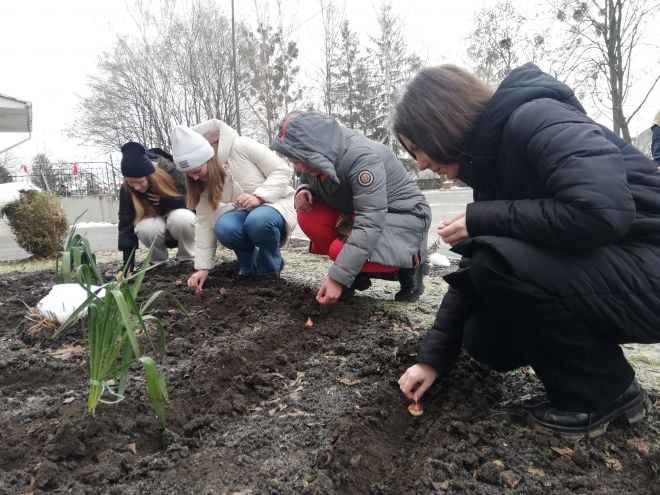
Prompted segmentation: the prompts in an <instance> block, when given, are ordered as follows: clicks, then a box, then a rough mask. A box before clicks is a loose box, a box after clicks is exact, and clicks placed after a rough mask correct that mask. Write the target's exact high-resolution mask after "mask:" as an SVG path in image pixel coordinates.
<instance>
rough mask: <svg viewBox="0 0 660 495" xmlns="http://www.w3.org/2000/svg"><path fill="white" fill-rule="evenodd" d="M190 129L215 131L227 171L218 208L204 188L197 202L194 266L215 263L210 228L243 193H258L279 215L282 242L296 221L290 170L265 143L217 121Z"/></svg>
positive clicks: (215, 246) (201, 266)
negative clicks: (282, 228)
mask: <svg viewBox="0 0 660 495" xmlns="http://www.w3.org/2000/svg"><path fill="white" fill-rule="evenodd" d="M193 129H194V130H195V131H197V132H199V133H200V134H208V133H210V132H213V131H216V132H219V134H220V140H219V143H218V159H219V161H220V163H222V164H223V166H224V167H225V171H226V172H227V178H226V180H225V184H224V186H223V190H222V198H221V200H220V204H219V205H218V207H217V208H213V207H211V205H210V204H209V201H208V191H207V190H205V191H203V192H202V194H201V196H200V201H199V204H198V205H197V209H196V212H197V226H196V228H195V269H196V270H209V269H211V268H213V266H214V265H215V261H214V257H215V251H216V248H217V240H216V238H215V233H214V232H213V227H214V225H215V222H216V220H217V219H218V217H219V216H220V215H222V214H224V213H226V212H228V211H231V210H233V209H234V206H233V203H234V201H236V199H237V198H238V197H239V196H240V195H241V194H243V193H248V194H254V195H255V196H259V197H260V198H262V199H263V200H264V203H263V204H265V205H268V206H271V207H272V208H275V209H276V210H277V211H278V212H279V213H280V214H281V215H282V217H283V218H284V224H285V235H284V236H283V238H282V244H284V243H286V242H287V241H288V239H289V237H290V235H291V232H292V231H293V229H294V228H295V226H296V222H297V220H296V211H295V209H294V208H293V196H294V193H295V191H294V190H293V188H292V187H291V186H290V185H289V182H290V180H291V176H292V173H293V172H292V170H291V168H290V167H289V164H288V163H287V162H286V161H285V160H284V159H282V158H280V157H279V156H277V154H276V153H274V152H273V151H271V150H270V149H269V148H268V147H267V146H264V145H262V144H260V143H258V142H256V141H254V140H253V139H250V138H248V137H244V136H239V135H238V133H237V132H236V131H235V130H234V129H232V128H231V127H229V126H228V125H227V124H225V123H224V122H222V121H221V120H218V119H211V120H208V121H206V122H202V123H201V124H198V125H196V126H194V127H193Z"/></svg>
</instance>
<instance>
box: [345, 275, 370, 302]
mask: <svg viewBox="0 0 660 495" xmlns="http://www.w3.org/2000/svg"><path fill="white" fill-rule="evenodd" d="M369 287H371V278H369V275H367V274H366V273H358V275H357V277H355V280H353V283H352V284H351V286H350V287H344V288H343V289H342V291H341V296H339V300H340V301H347V300H348V299H350V298H351V297H353V295H355V291H356V290H367V289H368V288H369Z"/></svg>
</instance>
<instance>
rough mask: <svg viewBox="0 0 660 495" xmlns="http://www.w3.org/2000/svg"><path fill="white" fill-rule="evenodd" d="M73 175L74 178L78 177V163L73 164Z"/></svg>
mask: <svg viewBox="0 0 660 495" xmlns="http://www.w3.org/2000/svg"><path fill="white" fill-rule="evenodd" d="M71 175H73V176H74V177H77V176H78V164H77V163H74V164H73V170H72V171H71Z"/></svg>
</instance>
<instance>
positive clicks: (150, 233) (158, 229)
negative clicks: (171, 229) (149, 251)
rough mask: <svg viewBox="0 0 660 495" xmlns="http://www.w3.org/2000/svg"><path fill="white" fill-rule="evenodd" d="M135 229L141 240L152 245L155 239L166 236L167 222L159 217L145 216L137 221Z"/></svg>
mask: <svg viewBox="0 0 660 495" xmlns="http://www.w3.org/2000/svg"><path fill="white" fill-rule="evenodd" d="M134 230H135V235H136V236H137V237H138V239H139V240H140V242H142V243H143V244H145V245H150V244H151V243H152V242H154V241H155V240H157V239H159V238H161V237H162V238H164V237H165V222H164V221H163V220H162V219H160V218H158V217H155V218H145V219H143V220H140V221H139V222H138V223H137V225H136V226H135V229H134Z"/></svg>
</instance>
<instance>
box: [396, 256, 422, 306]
mask: <svg viewBox="0 0 660 495" xmlns="http://www.w3.org/2000/svg"><path fill="white" fill-rule="evenodd" d="M396 273H397V278H398V279H399V283H400V284H401V290H400V291H399V292H397V293H396V294H395V295H394V300H395V301H402V302H415V301H417V300H418V299H419V297H420V296H421V295H422V294H424V275H427V274H428V273H429V265H428V263H420V264H419V266H417V268H399V271H397V272H396Z"/></svg>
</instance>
